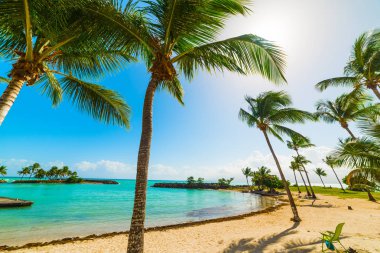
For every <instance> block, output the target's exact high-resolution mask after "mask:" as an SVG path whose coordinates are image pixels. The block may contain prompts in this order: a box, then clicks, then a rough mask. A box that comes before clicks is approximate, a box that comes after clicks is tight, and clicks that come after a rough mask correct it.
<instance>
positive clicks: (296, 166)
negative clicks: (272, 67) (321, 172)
mask: <svg viewBox="0 0 380 253" xmlns="http://www.w3.org/2000/svg"><path fill="white" fill-rule="evenodd" d="M290 164H291V166H292V167H294V168H297V170H298V172H299V173H300V176H301V179H302V182H303V185H304V186H305V189H306V194H307V196H309V197H310V196H312V195H311V193H310V192H309V188H308V186H307V184H306V182H305V179H304V177H303V175H302V171H303V168H302V167H301V165H300V164H298V163H297V162H296V161H294V158H293V161H291V162H290Z"/></svg>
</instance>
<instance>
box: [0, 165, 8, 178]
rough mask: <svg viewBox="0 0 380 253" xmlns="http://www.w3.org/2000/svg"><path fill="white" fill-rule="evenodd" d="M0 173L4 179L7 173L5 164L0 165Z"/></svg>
mask: <svg viewBox="0 0 380 253" xmlns="http://www.w3.org/2000/svg"><path fill="white" fill-rule="evenodd" d="M0 175H1V176H2V178H3V179H4V177H5V176H6V175H7V166H5V165H1V166H0Z"/></svg>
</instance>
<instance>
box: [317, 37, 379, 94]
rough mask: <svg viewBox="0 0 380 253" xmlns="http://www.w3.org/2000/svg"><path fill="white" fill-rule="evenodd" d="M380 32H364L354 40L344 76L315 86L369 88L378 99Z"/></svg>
mask: <svg viewBox="0 0 380 253" xmlns="http://www.w3.org/2000/svg"><path fill="white" fill-rule="evenodd" d="M379 37H380V32H379V30H376V31H372V32H366V33H364V34H362V35H360V36H359V38H358V39H357V40H356V41H355V44H354V46H353V50H352V53H351V56H350V59H349V62H348V63H347V64H346V66H345V68H344V74H345V75H344V76H342V77H335V78H330V79H327V80H324V81H321V82H319V83H318V84H317V85H316V87H317V88H318V89H320V90H325V89H326V88H328V87H332V86H346V87H352V88H353V89H358V88H360V89H365V88H367V89H369V90H371V91H372V92H373V93H374V94H375V95H376V97H377V98H378V99H380V92H379V87H380V43H379Z"/></svg>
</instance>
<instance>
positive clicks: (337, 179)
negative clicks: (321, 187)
mask: <svg viewBox="0 0 380 253" xmlns="http://www.w3.org/2000/svg"><path fill="white" fill-rule="evenodd" d="M331 169H332V171H333V172H334V174H335V177H336V179H337V180H338V182H339V184H340V187H341V188H342V190H343V192H346V190H345V189H344V188H343V185H342V182H341V181H340V179H339V177H338V175H337V174H336V172H335V170H334V168H333V167H331Z"/></svg>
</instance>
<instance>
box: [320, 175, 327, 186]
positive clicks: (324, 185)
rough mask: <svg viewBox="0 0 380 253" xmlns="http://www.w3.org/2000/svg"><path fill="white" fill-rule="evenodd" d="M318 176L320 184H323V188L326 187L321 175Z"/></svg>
mask: <svg viewBox="0 0 380 253" xmlns="http://www.w3.org/2000/svg"><path fill="white" fill-rule="evenodd" d="M319 178H320V179H321V182H322V184H323V188H326V186H325V183H324V182H323V180H322V177H321V176H319Z"/></svg>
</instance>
